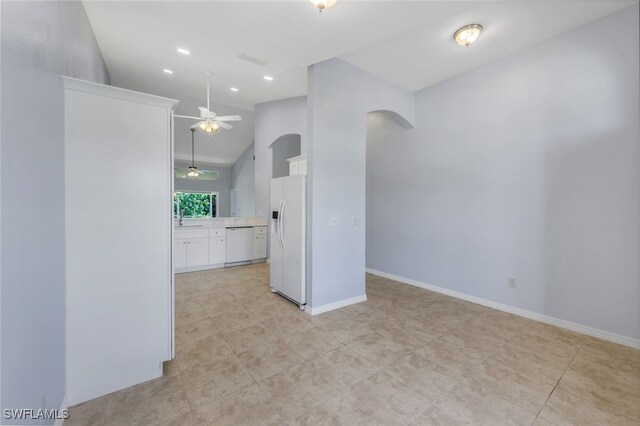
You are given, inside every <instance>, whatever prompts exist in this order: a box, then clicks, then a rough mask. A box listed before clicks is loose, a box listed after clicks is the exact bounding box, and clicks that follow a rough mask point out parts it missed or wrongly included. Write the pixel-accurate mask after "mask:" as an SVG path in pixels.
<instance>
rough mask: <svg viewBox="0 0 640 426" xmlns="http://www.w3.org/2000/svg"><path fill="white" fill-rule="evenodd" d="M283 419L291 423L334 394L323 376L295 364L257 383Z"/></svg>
mask: <svg viewBox="0 0 640 426" xmlns="http://www.w3.org/2000/svg"><path fill="white" fill-rule="evenodd" d="M258 385H259V386H260V389H262V391H263V392H264V394H265V395H266V396H267V398H268V399H269V404H270V405H271V406H272V407H275V408H276V410H278V413H279V414H280V416H281V417H282V418H283V419H286V420H288V421H291V420H293V419H295V418H296V417H298V416H300V415H301V414H303V413H305V412H307V411H309V410H310V409H311V408H313V407H316V406H318V405H320V404H322V403H323V402H325V401H326V400H328V399H329V398H331V397H332V396H334V395H336V394H337V393H338V390H337V389H336V388H335V387H334V386H332V385H331V384H330V383H329V380H328V379H327V378H326V377H324V375H323V374H322V373H321V372H319V371H317V370H316V369H315V368H313V366H311V365H308V364H298V365H296V366H293V367H291V368H290V369H288V370H286V371H282V372H280V373H278V374H275V375H273V376H271V377H269V378H267V379H265V380H263V381H261V382H259V383H258Z"/></svg>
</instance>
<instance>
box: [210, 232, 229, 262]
mask: <svg viewBox="0 0 640 426" xmlns="http://www.w3.org/2000/svg"><path fill="white" fill-rule="evenodd" d="M226 260H227V244H226V242H225V240H224V237H213V238H209V263H210V264H211V265H217V264H220V263H224V262H226Z"/></svg>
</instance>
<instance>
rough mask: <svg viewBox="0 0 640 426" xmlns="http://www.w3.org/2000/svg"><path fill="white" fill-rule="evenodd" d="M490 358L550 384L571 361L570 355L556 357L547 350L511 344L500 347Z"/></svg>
mask: <svg viewBox="0 0 640 426" xmlns="http://www.w3.org/2000/svg"><path fill="white" fill-rule="evenodd" d="M491 359H493V360H496V361H498V362H500V363H501V364H504V365H506V366H507V367H511V368H513V369H514V370H517V371H519V372H521V373H524V374H526V375H528V376H532V377H537V378H538V379H540V380H542V381H544V382H545V383H548V384H551V385H555V384H556V383H557V382H558V380H560V377H561V376H562V374H563V373H564V371H565V370H566V368H567V367H568V366H569V363H570V362H571V357H565V356H563V357H557V356H555V355H553V354H551V353H548V352H547V353H545V352H533V351H530V350H527V349H524V348H519V347H516V346H513V345H507V346H504V347H502V348H501V349H500V350H499V351H498V352H497V353H495V354H494V355H492V356H491Z"/></svg>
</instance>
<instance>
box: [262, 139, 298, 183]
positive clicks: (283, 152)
mask: <svg viewBox="0 0 640 426" xmlns="http://www.w3.org/2000/svg"><path fill="white" fill-rule="evenodd" d="M269 148H270V149H271V178H279V177H283V176H288V175H289V163H288V162H287V159H288V158H292V157H297V156H299V155H300V153H301V137H300V134H297V133H291V134H288V135H283V136H280V137H279V138H278V139H276V140H275V141H273V143H272V144H271V145H270V146H269Z"/></svg>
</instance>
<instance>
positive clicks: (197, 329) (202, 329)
mask: <svg viewBox="0 0 640 426" xmlns="http://www.w3.org/2000/svg"><path fill="white" fill-rule="evenodd" d="M217 336H220V332H219V331H218V329H217V328H216V326H215V325H213V321H211V320H210V319H205V320H202V321H198V322H195V323H192V324H188V325H184V326H180V327H176V334H175V339H176V350H180V349H182V348H185V347H187V346H192V345H194V344H197V342H198V341H199V340H202V339H206V338H209V337H217Z"/></svg>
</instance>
